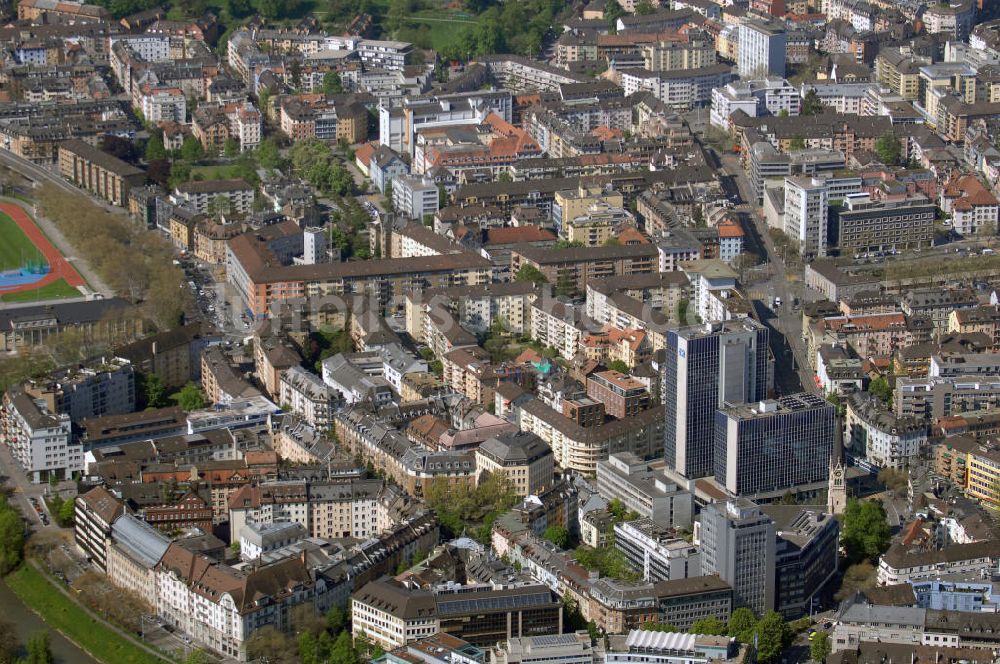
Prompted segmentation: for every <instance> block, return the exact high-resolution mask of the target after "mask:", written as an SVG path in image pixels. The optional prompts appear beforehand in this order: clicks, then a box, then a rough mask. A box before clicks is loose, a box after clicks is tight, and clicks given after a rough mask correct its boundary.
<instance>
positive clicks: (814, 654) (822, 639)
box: [809, 632, 833, 662]
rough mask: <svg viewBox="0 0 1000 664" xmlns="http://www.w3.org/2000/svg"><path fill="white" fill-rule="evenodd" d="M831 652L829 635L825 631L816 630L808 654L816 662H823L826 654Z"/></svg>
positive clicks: (831, 646)
mask: <svg viewBox="0 0 1000 664" xmlns="http://www.w3.org/2000/svg"><path fill="white" fill-rule="evenodd" d="M831 652H833V645H832V644H831V643H830V635H829V634H827V633H826V632H816V635H815V636H814V637H813V640H812V644H811V645H810V646H809V656H810V657H811V658H812V659H814V660H816V661H817V662H825V661H826V656H827V655H829V654H830V653H831Z"/></svg>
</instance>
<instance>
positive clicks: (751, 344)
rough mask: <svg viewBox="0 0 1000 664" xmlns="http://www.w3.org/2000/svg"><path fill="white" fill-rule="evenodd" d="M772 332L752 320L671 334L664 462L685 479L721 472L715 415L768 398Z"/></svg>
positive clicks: (667, 370)
mask: <svg viewBox="0 0 1000 664" xmlns="http://www.w3.org/2000/svg"><path fill="white" fill-rule="evenodd" d="M769 371H770V369H769V363H768V349H767V328H765V327H764V326H763V325H761V324H760V323H757V322H756V321H753V320H751V319H742V320H730V321H724V322H721V323H709V324H706V325H702V326H693V327H686V328H681V329H679V330H670V331H669V332H668V333H667V348H666V360H665V362H664V372H665V374H666V375H665V383H664V385H665V387H664V395H663V401H664V403H665V407H666V414H665V416H666V423H665V436H664V438H665V440H664V457H665V459H666V462H667V465H668V466H670V467H671V468H673V469H674V470H676V471H677V472H678V473H680V474H682V475H684V476H685V477H689V478H694V477H705V476H706V475H711V474H712V473H713V472H715V446H714V436H715V411H716V409H717V408H719V407H720V406H721V405H723V404H726V403H728V404H740V403H747V402H753V401H759V400H760V399H763V398H764V397H765V396H766V394H767V386H768V374H769Z"/></svg>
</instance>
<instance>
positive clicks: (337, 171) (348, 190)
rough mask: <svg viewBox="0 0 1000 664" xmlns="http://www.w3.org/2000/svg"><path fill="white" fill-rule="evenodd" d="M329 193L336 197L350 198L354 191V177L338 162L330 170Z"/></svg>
mask: <svg viewBox="0 0 1000 664" xmlns="http://www.w3.org/2000/svg"><path fill="white" fill-rule="evenodd" d="M330 191H332V192H333V193H334V194H336V195H338V196H350V195H351V194H352V193H353V191H354V177H353V176H352V175H351V172H350V171H349V170H347V168H345V167H344V165H343V164H341V163H339V162H338V163H336V164H334V165H333V167H332V168H331V169H330Z"/></svg>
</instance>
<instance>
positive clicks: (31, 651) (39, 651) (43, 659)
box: [23, 630, 55, 664]
mask: <svg viewBox="0 0 1000 664" xmlns="http://www.w3.org/2000/svg"><path fill="white" fill-rule="evenodd" d="M23 661H24V664H52V662H54V661H55V660H54V658H53V657H52V647H51V645H50V644H49V633H48V632H47V631H46V630H40V631H37V632H35V633H33V634H32V635H31V637H30V638H29V639H28V657H27V658H26V659H24V660H23Z"/></svg>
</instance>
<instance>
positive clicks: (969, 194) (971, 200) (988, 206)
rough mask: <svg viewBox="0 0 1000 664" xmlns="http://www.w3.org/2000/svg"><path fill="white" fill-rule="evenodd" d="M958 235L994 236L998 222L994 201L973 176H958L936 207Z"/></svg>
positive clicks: (999, 212)
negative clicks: (939, 208)
mask: <svg viewBox="0 0 1000 664" xmlns="http://www.w3.org/2000/svg"><path fill="white" fill-rule="evenodd" d="M938 204H939V205H940V206H941V211H942V212H944V213H945V214H949V215H951V223H952V228H954V229H955V232H956V233H959V234H961V235H977V234H981V233H987V234H989V233H994V232H996V229H997V222H998V219H1000V203H998V202H997V197H996V196H994V195H993V193H992V192H990V190H989V189H987V188H986V186H985V185H983V183H982V182H980V181H979V178H977V177H976V176H975V175H972V174H968V175H957V176H955V177H953V178H951V179H950V180H948V182H947V183H946V184H945V186H944V188H943V189H942V190H941V198H940V200H939V203H938Z"/></svg>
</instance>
